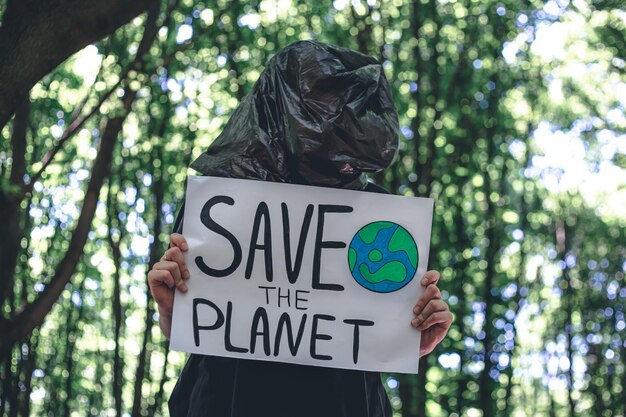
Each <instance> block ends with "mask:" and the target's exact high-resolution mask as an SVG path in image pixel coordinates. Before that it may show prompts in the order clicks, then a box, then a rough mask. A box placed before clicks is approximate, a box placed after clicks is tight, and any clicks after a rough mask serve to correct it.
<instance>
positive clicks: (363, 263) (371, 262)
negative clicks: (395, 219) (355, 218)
mask: <svg viewBox="0 0 626 417" xmlns="http://www.w3.org/2000/svg"><path fill="white" fill-rule="evenodd" d="M417 260H418V254H417V245H416V244H415V240H413V237H412V236H411V234H410V233H409V232H407V230H406V229H405V228H404V227H402V226H400V225H399V224H396V223H392V222H386V221H379V222H373V223H370V224H367V225H365V226H363V227H362V228H361V229H360V230H359V231H358V232H357V233H356V234H355V235H354V237H353V238H352V241H351V242H350V247H349V249H348V265H349V267H350V272H351V273H352V276H353V277H354V279H355V281H356V282H358V283H359V284H360V285H361V286H363V287H365V288H367V289H368V290H370V291H374V292H382V293H387V292H393V291H397V290H399V289H400V288H402V287H404V286H405V285H406V284H408V283H409V282H410V281H411V280H412V279H413V276H415V272H416V271H417Z"/></svg>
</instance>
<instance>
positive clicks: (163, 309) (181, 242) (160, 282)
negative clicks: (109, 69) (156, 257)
mask: <svg viewBox="0 0 626 417" xmlns="http://www.w3.org/2000/svg"><path fill="white" fill-rule="evenodd" d="M188 249H189V246H188V245H187V241H186V240H185V237H184V236H183V235H181V234H180V233H172V234H171V235H170V247H169V249H168V250H166V251H165V254H164V255H163V257H162V258H161V260H160V261H159V262H156V263H155V264H154V265H153V266H152V269H151V270H150V272H148V286H149V287H150V292H151V293H152V297H153V298H154V301H156V303H157V305H158V307H159V325H160V327H161V330H163V333H164V334H165V337H167V338H169V336H170V329H171V327H172V311H173V308H174V291H175V288H178V289H179V290H180V291H182V292H187V285H185V281H186V280H188V279H189V268H187V264H186V263H185V258H184V257H183V252H186V251H187V250H188Z"/></svg>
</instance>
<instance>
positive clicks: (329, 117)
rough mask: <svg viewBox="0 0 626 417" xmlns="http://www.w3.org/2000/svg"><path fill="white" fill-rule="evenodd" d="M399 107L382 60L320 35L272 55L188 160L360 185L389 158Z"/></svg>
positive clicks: (239, 171) (208, 166)
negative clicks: (220, 126) (219, 130)
mask: <svg viewBox="0 0 626 417" xmlns="http://www.w3.org/2000/svg"><path fill="white" fill-rule="evenodd" d="M397 150H398V114H397V111H396V109H395V107H394V104H393V101H392V98H391V92H390V89H389V84H388V82H387V79H386V78H385V75H384V73H383V69H382V66H381V65H380V63H379V62H378V61H377V60H376V59H374V58H372V57H369V56H367V55H363V54H361V53H359V52H356V51H352V50H349V49H345V48H339V47H336V46H331V45H327V44H323V43H320V42H316V41H302V42H297V43H294V44H291V45H289V46H287V47H285V48H284V49H282V50H281V51H279V52H278V53H277V54H276V55H275V56H274V57H272V58H271V59H270V60H269V61H268V63H267V65H266V67H265V70H264V71H263V73H262V74H261V76H260V77H259V79H258V81H257V82H256V83H255V85H254V87H253V88H252V91H251V93H250V94H248V95H247V96H245V97H244V99H243V100H242V102H241V104H240V105H239V107H238V108H237V109H236V110H235V112H234V113H233V115H232V116H231V117H230V119H229V120H228V122H227V123H226V126H225V127H224V130H223V131H222V133H221V134H220V135H219V136H218V137H217V138H216V139H215V141H214V142H213V143H212V144H211V145H210V146H209V148H208V149H207V150H206V151H205V152H204V153H203V154H201V155H200V157H199V158H198V159H196V160H195V161H194V162H193V163H192V164H191V167H192V168H194V169H195V170H197V171H199V172H200V173H202V174H204V175H212V176H220V177H230V178H249V179H261V180H266V181H276V182H287V183H294V184H305V185H319V186H330V187H341V188H352V189H362V188H363V187H364V186H365V185H366V183H367V178H366V176H365V173H366V172H376V171H380V170H382V169H384V168H386V167H387V166H389V165H390V164H391V162H392V161H393V160H394V158H395V155H396V153H397Z"/></svg>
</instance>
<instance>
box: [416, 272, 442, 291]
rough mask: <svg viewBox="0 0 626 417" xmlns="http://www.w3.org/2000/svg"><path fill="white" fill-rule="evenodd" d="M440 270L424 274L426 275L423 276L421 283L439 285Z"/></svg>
mask: <svg viewBox="0 0 626 417" xmlns="http://www.w3.org/2000/svg"><path fill="white" fill-rule="evenodd" d="M439 277H440V275H439V271H435V270H432V271H428V272H426V273H425V274H424V276H423V277H422V280H421V281H420V284H422V285H423V286H424V287H426V286H428V285H430V284H435V285H437V282H439Z"/></svg>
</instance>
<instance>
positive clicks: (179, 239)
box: [170, 233, 189, 252]
mask: <svg viewBox="0 0 626 417" xmlns="http://www.w3.org/2000/svg"><path fill="white" fill-rule="evenodd" d="M170 246H176V247H178V248H180V249H181V250H182V251H183V252H185V251H187V250H188V249H189V245H187V240H186V239H185V236H183V235H181V234H180V233H172V234H171V235H170Z"/></svg>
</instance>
